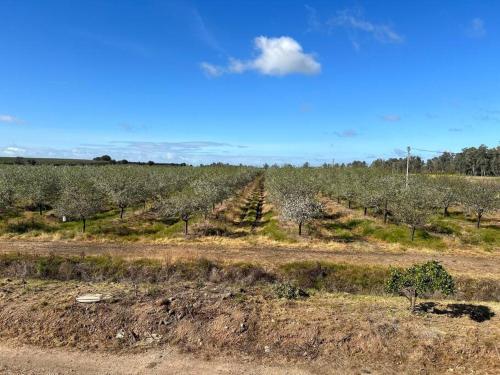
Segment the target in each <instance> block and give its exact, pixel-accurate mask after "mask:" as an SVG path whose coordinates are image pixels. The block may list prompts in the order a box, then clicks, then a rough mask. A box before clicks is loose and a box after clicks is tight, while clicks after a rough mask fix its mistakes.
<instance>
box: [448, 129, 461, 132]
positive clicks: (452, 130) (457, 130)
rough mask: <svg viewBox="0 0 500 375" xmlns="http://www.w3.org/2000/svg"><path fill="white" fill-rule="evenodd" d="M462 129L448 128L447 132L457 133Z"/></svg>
mask: <svg viewBox="0 0 500 375" xmlns="http://www.w3.org/2000/svg"><path fill="white" fill-rule="evenodd" d="M462 130H463V129H462V128H449V129H448V131H449V132H452V133H459V132H461V131H462Z"/></svg>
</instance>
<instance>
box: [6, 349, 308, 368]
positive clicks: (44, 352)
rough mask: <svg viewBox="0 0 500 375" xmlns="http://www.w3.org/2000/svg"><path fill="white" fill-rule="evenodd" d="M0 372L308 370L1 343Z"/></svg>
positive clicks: (166, 352)
mask: <svg viewBox="0 0 500 375" xmlns="http://www.w3.org/2000/svg"><path fill="white" fill-rule="evenodd" d="M0 373H1V374H6V375H14V374H16V375H17V374H23V375H35V374H36V375H45V374H47V375H48V374H50V375H55V374H69V373H71V374H75V375H83V374H107V375H111V374H185V375H191V374H193V375H194V374H220V375H229V374H254V375H259V374H262V375H264V374H270V375H278V374H289V375H299V374H301V375H302V374H304V375H305V374H309V372H308V371H306V370H300V369H297V368H293V367H269V366H259V365H255V364H252V363H237V362H234V361H232V360H228V361H223V360H221V359H217V360H214V361H203V360H201V359H198V358H195V357H193V356H191V355H187V354H179V353H177V352H176V351H175V350H173V349H169V348H167V349H161V350H151V351H148V352H145V353H140V354H126V355H118V354H101V353H92V354H91V355H89V353H87V352H78V351H69V350H56V349H41V348H36V347H30V346H22V347H14V346H7V345H5V344H1V345H0Z"/></svg>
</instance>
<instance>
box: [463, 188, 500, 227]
mask: <svg viewBox="0 0 500 375" xmlns="http://www.w3.org/2000/svg"><path fill="white" fill-rule="evenodd" d="M463 203H464V205H465V207H466V208H467V209H468V210H469V211H471V212H473V213H474V214H475V215H476V218H477V220H476V227H477V228H479V227H480V226H481V218H482V217H483V215H484V214H485V213H486V212H488V211H494V210H497V209H499V208H500V184H498V183H495V182H493V181H492V182H489V181H471V182H469V183H468V184H467V186H466V188H465V189H464V197H463Z"/></svg>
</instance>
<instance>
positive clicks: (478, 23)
mask: <svg viewBox="0 0 500 375" xmlns="http://www.w3.org/2000/svg"><path fill="white" fill-rule="evenodd" d="M465 35H467V36H468V37H469V38H482V37H484V36H486V27H485V24H484V21H483V20H482V19H481V18H478V17H476V18H473V19H472V20H471V21H470V23H469V25H468V26H467V28H466V29H465Z"/></svg>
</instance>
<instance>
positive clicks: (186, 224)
mask: <svg viewBox="0 0 500 375" xmlns="http://www.w3.org/2000/svg"><path fill="white" fill-rule="evenodd" d="M188 221H189V219H188V220H184V235H186V236H187V234H188Z"/></svg>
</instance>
